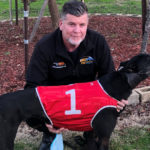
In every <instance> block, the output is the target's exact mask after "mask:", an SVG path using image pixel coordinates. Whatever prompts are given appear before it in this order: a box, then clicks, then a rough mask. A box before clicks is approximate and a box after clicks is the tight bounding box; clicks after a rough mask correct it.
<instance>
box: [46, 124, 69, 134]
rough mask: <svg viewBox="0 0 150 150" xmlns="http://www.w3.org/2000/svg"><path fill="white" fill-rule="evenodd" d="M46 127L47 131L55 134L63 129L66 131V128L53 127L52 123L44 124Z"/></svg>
mask: <svg viewBox="0 0 150 150" xmlns="http://www.w3.org/2000/svg"><path fill="white" fill-rule="evenodd" d="M46 127H47V128H48V130H49V132H52V133H55V134H60V133H62V132H64V131H68V129H65V128H60V129H55V128H54V127H53V126H52V125H50V124H46Z"/></svg>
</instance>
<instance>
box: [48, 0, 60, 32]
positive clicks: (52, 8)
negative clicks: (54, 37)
mask: <svg viewBox="0 0 150 150" xmlns="http://www.w3.org/2000/svg"><path fill="white" fill-rule="evenodd" d="M48 7H49V12H50V15H51V20H52V27H53V30H55V29H56V28H58V22H59V12H58V8H57V4H56V0H49V1H48Z"/></svg>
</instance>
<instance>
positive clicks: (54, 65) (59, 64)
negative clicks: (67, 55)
mask: <svg viewBox="0 0 150 150" xmlns="http://www.w3.org/2000/svg"><path fill="white" fill-rule="evenodd" d="M65 67H66V64H65V63H64V62H63V61H62V62H54V63H53V66H52V68H65Z"/></svg>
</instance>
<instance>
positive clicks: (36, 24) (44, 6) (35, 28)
mask: <svg viewBox="0 0 150 150" xmlns="http://www.w3.org/2000/svg"><path fill="white" fill-rule="evenodd" d="M47 3H48V0H45V1H44V3H43V6H42V8H41V11H40V14H39V17H38V18H37V20H36V23H35V25H34V28H33V30H32V33H31V35H30V38H29V42H31V41H32V39H33V38H34V36H35V34H36V31H37V29H38V27H39V24H40V21H41V18H42V17H43V14H44V11H45V8H46V6H47Z"/></svg>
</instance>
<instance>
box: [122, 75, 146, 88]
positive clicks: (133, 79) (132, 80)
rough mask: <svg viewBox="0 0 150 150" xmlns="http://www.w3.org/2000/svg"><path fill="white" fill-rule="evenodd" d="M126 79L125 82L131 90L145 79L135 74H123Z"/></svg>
mask: <svg viewBox="0 0 150 150" xmlns="http://www.w3.org/2000/svg"><path fill="white" fill-rule="evenodd" d="M124 75H125V77H126V78H127V82H128V84H129V86H130V88H131V89H134V88H135V87H136V86H137V85H138V84H139V83H140V82H141V81H143V80H144V79H145V78H146V77H142V76H140V75H139V74H137V73H124Z"/></svg>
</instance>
